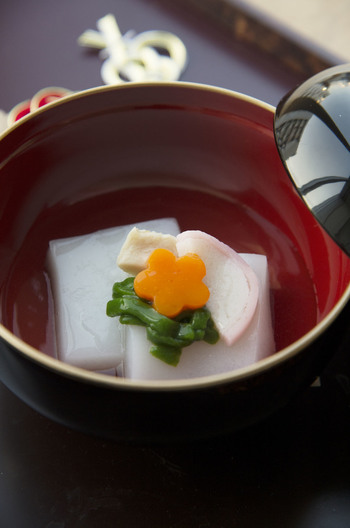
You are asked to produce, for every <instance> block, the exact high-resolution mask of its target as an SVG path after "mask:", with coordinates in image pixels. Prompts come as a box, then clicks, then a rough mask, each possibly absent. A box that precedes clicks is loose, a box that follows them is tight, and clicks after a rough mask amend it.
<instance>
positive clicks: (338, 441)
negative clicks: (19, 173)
mask: <svg viewBox="0 0 350 528" xmlns="http://www.w3.org/2000/svg"><path fill="white" fill-rule="evenodd" d="M107 13H113V14H114V15H115V16H116V18H117V21H118V24H119V27H120V29H121V32H122V33H125V32H126V31H127V30H129V29H134V30H135V31H136V32H141V31H145V30H149V29H161V30H166V31H171V32H173V33H175V34H176V35H178V36H179V37H180V38H181V39H182V40H183V42H184V43H185V45H186V47H187V50H188V53H189V64H188V67H187V69H186V71H185V72H184V74H183V76H182V80H184V81H195V82H200V83H207V84H212V85H217V86H222V87H224V88H229V89H232V90H236V91H239V92H243V93H245V94H248V95H252V96H254V97H256V98H258V99H261V100H263V101H266V102H268V103H270V104H272V105H276V104H277V103H278V101H279V99H280V98H281V97H282V96H283V95H284V94H285V93H286V92H287V91H289V90H290V89H291V88H293V87H294V86H295V85H296V84H297V83H299V82H300V81H301V80H303V78H305V74H304V73H303V74H299V73H296V71H295V70H293V71H292V70H290V69H288V67H287V66H286V65H284V64H283V62H281V61H279V60H278V59H276V58H275V57H274V56H272V55H266V54H264V53H262V52H260V51H259V49H258V47H256V46H255V47H254V46H249V45H247V44H245V43H244V42H242V41H238V40H236V39H234V38H233V37H232V35H230V33H229V32H227V31H226V30H224V29H222V28H221V27H220V26H219V25H217V24H215V23H214V22H213V21H210V20H209V19H207V18H205V17H203V16H202V14H199V13H198V12H197V11H196V10H194V9H192V8H187V7H186V5H185V3H184V2H179V3H176V2H171V1H170V0H169V1H167V0H164V1H161V0H158V1H157V0H153V1H152V0H99V1H98V2H97V1H93V0H86V1H84V0H61V1H60V2H57V0H56V1H54V0H28V1H24V0H11V2H6V3H5V2H1V7H0V69H1V81H0V108H2V109H3V110H5V111H6V112H8V111H9V110H10V109H11V108H12V107H13V106H14V105H15V104H17V103H18V102H20V101H22V100H24V99H27V98H30V97H31V96H32V95H34V94H35V92H36V91H38V90H39V89H41V88H44V87H46V86H55V85H56V86H61V87H64V88H69V89H71V90H82V89H85V88H90V87H93V86H96V85H100V84H101V83H102V81H101V77H100V66H101V60H100V59H99V57H98V55H97V54H95V53H92V52H89V51H87V50H84V49H82V48H81V47H79V46H78V45H77V42H76V40H77V38H78V37H79V35H80V34H81V33H82V32H83V31H84V30H86V29H88V28H90V29H96V20H97V19H98V18H101V17H102V16H104V15H105V14H107ZM349 406H350V360H349V353H348V346H344V348H343V349H342V350H338V351H335V355H334V359H333V360H332V362H331V363H330V365H329V366H328V368H327V369H326V370H325V372H324V374H323V375H322V377H321V385H320V386H317V387H310V388H309V389H307V390H306V391H304V392H303V393H302V394H300V395H299V396H298V398H297V399H296V400H295V401H293V402H291V404H290V405H289V406H288V407H287V408H286V409H284V410H283V411H282V412H280V413H279V414H277V415H275V416H273V417H272V418H270V419H268V420H267V421H265V422H264V423H262V424H258V425H256V426H254V427H253V428H251V429H249V430H246V431H242V432H241V433H239V434H236V435H234V436H228V437H224V438H218V439H216V440H211V441H210V442H203V443H200V444H188V445H182V446H142V445H140V446H136V447H135V446H128V445H118V444H115V443H113V442H109V441H104V440H101V439H97V438H93V437H88V436H84V435H82V434H80V433H77V432H74V431H71V430H68V429H66V428H64V427H62V426H60V425H57V424H55V423H53V422H51V421H49V420H47V419H46V418H43V417H42V416H40V415H38V414H37V413H36V412H34V411H32V410H31V409H29V408H28V407H27V406H26V405H25V404H24V403H22V402H21V401H19V400H18V399H17V398H16V397H15V396H13V395H12V394H11V393H10V392H9V391H8V390H7V389H6V388H5V387H4V386H3V385H1V384H0V528H71V527H80V526H81V527H84V528H92V527H110V526H111V527H112V526H113V527H114V526H115V527H118V528H139V527H140V528H143V527H152V528H187V527H191V528H192V527H193V528H212V527H213V528H231V527H239V528H259V527H267V528H275V527H276V528H277V527H284V528H348V527H349V526H350V476H349V470H350V445H349V440H350V409H349Z"/></svg>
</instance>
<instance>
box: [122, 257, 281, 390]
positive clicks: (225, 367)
mask: <svg viewBox="0 0 350 528" xmlns="http://www.w3.org/2000/svg"><path fill="white" fill-rule="evenodd" d="M240 255H241V257H242V258H243V259H244V260H245V261H246V262H247V264H249V265H250V266H251V267H252V268H253V270H254V271H255V273H256V275H257V278H258V281H259V299H258V303H257V307H256V310H255V313H254V316H253V319H252V321H251V323H250V325H249V327H248V328H247V330H246V331H245V333H244V334H243V335H242V336H241V337H240V339H239V340H238V341H236V342H235V343H234V344H233V345H231V346H228V345H226V344H225V342H224V341H223V340H222V339H220V340H219V342H218V343H216V344H215V345H210V344H207V343H205V342H203V341H199V342H196V343H193V344H192V345H190V346H189V347H186V348H184V349H183V350H182V355H181V359H180V362H179V364H178V365H177V366H176V367H173V366H171V365H167V364H166V363H164V362H163V361H160V360H159V359H157V358H155V357H153V356H152V355H151V354H150V352H149V350H150V347H151V344H150V343H149V342H148V341H147V338H146V330H145V328H142V327H131V326H128V327H127V329H126V341H125V343H126V357H125V362H124V375H125V376H126V377H128V378H133V379H140V380H152V379H153V380H154V379H160V380H165V379H168V380H175V379H186V378H195V377H201V376H210V375H213V374H220V373H223V372H229V371H232V370H236V369H238V368H241V367H245V366H247V365H250V364H252V363H255V362H256V361H259V360H260V359H263V358H264V357H267V356H269V355H270V354H272V353H273V352H274V351H275V343H274V336H273V328H272V322H271V310H270V289H269V278H268V267H267V259H266V257H265V256H263V255H255V254H240Z"/></svg>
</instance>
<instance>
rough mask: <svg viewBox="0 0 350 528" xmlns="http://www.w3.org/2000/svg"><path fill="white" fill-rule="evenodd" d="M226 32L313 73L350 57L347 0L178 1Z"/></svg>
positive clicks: (349, 6) (300, 70)
mask: <svg viewBox="0 0 350 528" xmlns="http://www.w3.org/2000/svg"><path fill="white" fill-rule="evenodd" d="M178 1H180V2H182V3H184V4H187V5H188V6H189V7H190V8H192V9H194V10H195V11H197V12H198V13H200V14H201V15H202V16H203V15H204V16H206V17H208V18H209V19H210V20H211V21H212V22H213V23H214V24H216V25H217V26H218V27H220V28H221V30H222V31H223V32H224V33H227V34H229V35H231V37H232V39H233V40H234V41H236V42H241V43H244V44H246V45H247V46H249V47H250V48H251V49H257V50H260V51H263V52H265V53H266V54H268V55H269V56H270V57H271V58H273V59H274V60H277V61H278V62H280V63H281V64H283V65H285V66H287V67H288V68H289V69H290V70H292V71H294V72H298V73H301V74H306V75H308V76H310V75H312V74H315V73H317V72H319V71H320V70H322V69H325V68H328V67H330V66H334V65H335V64H339V63H344V62H347V61H348V60H350V51H349V50H350V46H349V44H350V37H349V31H348V27H347V25H348V21H349V20H350V3H349V2H347V1H345V0H335V2H331V1H329V2H328V1H327V0H311V1H303V0H296V1H293V0H284V1H283V2H282V1H278V0H267V1H264V2H262V1H261V0H178Z"/></svg>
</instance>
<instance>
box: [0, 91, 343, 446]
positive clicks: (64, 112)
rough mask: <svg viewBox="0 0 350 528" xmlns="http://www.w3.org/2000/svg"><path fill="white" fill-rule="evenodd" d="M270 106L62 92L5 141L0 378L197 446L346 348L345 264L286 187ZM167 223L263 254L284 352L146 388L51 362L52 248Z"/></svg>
mask: <svg viewBox="0 0 350 528" xmlns="http://www.w3.org/2000/svg"><path fill="white" fill-rule="evenodd" d="M273 117H274V109H273V108H272V107H270V106H269V105H266V104H264V103H262V102H260V101H257V100H255V99H252V98H249V97H246V96H243V95H240V94H237V93H233V92H229V91H226V90H222V89H219V88H213V87H208V86H200V85H194V84H185V83H176V84H149V85H137V84H129V85H123V86H119V87H101V88H97V89H93V90H88V91H86V92H81V93H77V94H73V95H70V96H68V97H66V98H64V99H62V100H60V101H58V102H55V103H52V104H50V105H48V106H47V107H44V108H42V109H40V110H37V111H36V112H34V113H33V114H32V115H30V116H29V117H25V118H23V119H22V120H21V121H20V122H19V123H18V124H16V125H15V126H13V127H12V128H11V129H10V130H9V131H7V132H6V133H4V134H3V135H2V137H1V139H0V190H1V192H0V259H1V267H0V310H1V321H0V322H1V326H0V337H1V341H0V379H1V381H2V382H3V383H4V384H5V385H6V386H7V387H9V389H10V390H12V391H13V392H14V393H15V394H16V395H17V396H18V397H19V398H21V399H23V400H24V401H25V402H26V403H27V404H28V405H30V406H32V407H33V408H34V409H36V410H38V411H39V412H41V413H42V414H44V415H46V416H48V417H50V418H52V419H54V420H56V421H58V422H60V423H63V424H65V425H67V426H69V427H72V428H75V429H79V430H81V431H84V432H87V433H91V434H96V435H100V436H102V437H105V438H113V439H116V440H118V441H126V442H137V443H139V442H151V441H157V442H163V441H182V440H187V439H199V438H205V437H210V436H213V435H218V434H222V433H224V432H226V431H234V430H236V429H240V428H243V427H245V426H247V425H249V424H253V423H255V422H257V421H258V420H261V419H263V418H264V417H266V416H268V415H270V414H271V413H273V412H274V411H276V410H277V409H280V408H281V407H283V406H284V405H285V404H286V403H287V402H288V401H290V400H291V398H293V396H294V395H295V394H296V393H297V392H298V391H300V390H301V389H302V388H304V387H306V386H307V385H308V384H310V383H311V382H312V381H313V380H314V379H315V377H316V376H317V375H318V374H319V373H320V372H321V370H322V368H323V367H324V365H325V364H326V362H327V361H328V359H329V358H330V357H331V355H332V354H333V353H334V352H335V351H336V349H337V346H338V345H339V344H340V342H341V341H344V340H349V335H348V333H349V332H348V330H347V327H348V325H347V324H346V322H347V320H348V318H349V303H348V299H349V295H350V289H349V279H350V260H349V259H348V258H347V257H346V255H345V254H344V253H343V252H342V251H341V250H340V249H339V248H338V247H337V246H336V245H335V243H334V242H333V241H332V240H331V238H330V237H329V236H328V235H327V234H326V233H325V232H324V231H323V230H322V229H321V228H320V227H319V226H318V224H317V223H316V221H315V219H314V217H313V216H312V214H311V213H310V212H309V211H308V210H307V208H306V207H305V205H304V203H303V202H302V200H301V199H300V198H299V197H298V195H297V194H296V192H295V191H294V189H293V186H292V184H291V183H290V181H289V178H288V177H287V176H286V174H285V171H284V168H283V166H282V163H281V162H280V159H279V155H278V152H277V148H276V146H275V142H274V134H273ZM164 216H167V217H169V216H174V217H176V218H177V219H178V221H179V224H180V227H181V230H185V229H201V230H203V231H206V232H208V233H210V234H212V235H214V236H216V237H218V238H219V239H220V240H222V241H223V242H225V243H227V244H229V245H231V246H232V247H233V248H234V249H236V250H237V251H246V252H256V253H264V254H266V255H267V258H268V262H269V271H270V283H271V300H272V306H273V316H274V328H275V340H276V346H277V350H278V352H277V353H276V354H274V355H273V356H271V357H270V358H267V359H265V360H262V361H260V362H259V363H257V364H255V365H252V366H250V367H247V368H245V369H242V370H239V371H235V372H227V373H226V374H223V375H218V376H213V377H207V378H196V379H193V380H190V381H189V380H187V381H176V382H175V381H167V382H164V381H154V382H151V381H149V382H139V381H137V380H136V381H131V380H127V379H122V378H114V377H110V376H106V375H102V374H96V373H91V372H88V371H85V370H82V369H78V368H74V367H71V366H69V365H66V364H64V363H62V362H61V361H59V360H57V359H56V358H55V357H54V348H55V347H54V340H55V333H54V324H53V313H52V298H51V296H50V284H49V280H48V276H47V273H46V270H45V257H46V252H47V248H48V242H49V240H51V239H54V238H60V237H67V236H73V235H78V234H84V233H89V232H91V231H95V230H97V229H103V228H106V227H111V226H116V225H122V224H129V223H133V222H135V223H136V222H139V221H143V220H148V219H152V218H162V217H164Z"/></svg>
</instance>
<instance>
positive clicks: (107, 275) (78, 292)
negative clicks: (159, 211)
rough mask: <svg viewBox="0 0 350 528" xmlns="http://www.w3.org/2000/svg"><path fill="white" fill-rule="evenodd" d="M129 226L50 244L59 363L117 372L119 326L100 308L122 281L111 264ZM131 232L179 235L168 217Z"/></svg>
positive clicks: (120, 351) (120, 339)
mask: <svg viewBox="0 0 350 528" xmlns="http://www.w3.org/2000/svg"><path fill="white" fill-rule="evenodd" d="M134 225H135V224H132V225H126V226H121V227H116V228H110V229H105V230H101V231H97V232H95V233H92V234H88V235H82V236H76V237H72V238H65V239H59V240H53V241H51V242H50V244H49V251H48V270H49V274H50V279H51V287H52V293H53V298H54V305H55V322H56V338H57V350H58V357H59V359H61V360H62V361H64V362H66V363H69V364H71V365H75V366H78V367H82V368H85V369H88V370H95V371H108V370H109V369H114V370H112V371H110V372H115V369H117V370H118V373H119V372H120V371H121V368H122V367H121V363H122V360H123V357H124V353H125V342H124V334H125V332H124V328H125V327H124V325H121V324H120V323H119V320H118V318H116V317H114V318H111V317H108V316H107V315H106V304H107V302H108V301H109V300H110V299H111V298H112V287H113V284H114V282H117V281H122V280H124V279H125V277H126V276H127V275H126V274H125V272H123V271H122V270H121V269H120V268H119V267H118V266H117V265H116V260H117V257H118V254H119V251H120V249H121V247H122V245H123V243H124V240H125V238H126V236H127V234H128V233H129V231H130V230H131V229H132V227H134ZM136 227H138V228H139V229H148V230H153V231H157V232H161V233H164V234H167V233H168V234H171V235H174V236H176V235H177V234H178V233H179V226H178V223H177V221H176V220H175V219H173V218H162V219H159V220H150V221H147V222H141V223H138V224H136ZM148 355H149V354H148Z"/></svg>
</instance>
